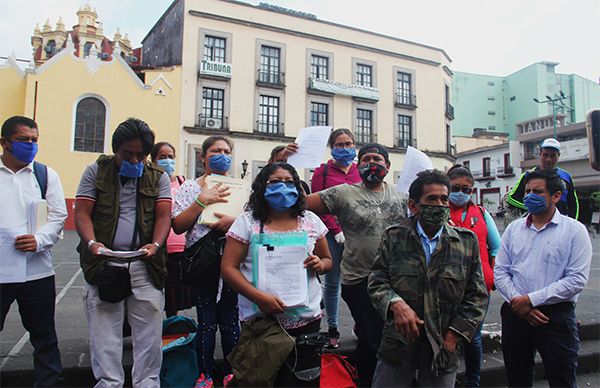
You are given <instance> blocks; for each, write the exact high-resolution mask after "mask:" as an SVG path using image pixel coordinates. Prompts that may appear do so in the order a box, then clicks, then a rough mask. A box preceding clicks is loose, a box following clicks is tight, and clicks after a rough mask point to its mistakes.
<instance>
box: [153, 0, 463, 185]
mask: <svg viewBox="0 0 600 388" xmlns="http://www.w3.org/2000/svg"><path fill="white" fill-rule="evenodd" d="M142 43H143V54H142V64H143V65H145V66H152V67H156V66H172V65H181V67H182V79H181V106H182V111H181V127H182V129H183V133H182V136H181V143H180V148H181V149H185V150H187V157H186V163H187V166H186V167H187V168H186V170H185V172H186V175H188V176H198V175H199V174H201V173H202V166H201V164H200V163H199V159H198V155H199V148H200V145H201V144H202V141H203V140H204V139H205V138H206V137H207V136H209V135H213V134H222V135H226V136H229V137H231V138H232V139H233V140H234V141H235V143H236V144H235V148H234V155H233V156H234V170H233V171H232V172H233V174H235V175H237V176H239V175H240V174H241V172H242V171H243V169H244V166H249V168H248V173H250V174H252V175H254V174H256V172H257V171H258V170H259V169H260V168H261V167H262V166H263V165H264V164H265V161H266V160H267V159H268V157H269V153H270V150H271V149H272V148H273V147H274V146H276V145H280V144H285V143H289V142H291V141H293V140H294V138H295V136H296V134H297V133H298V131H299V129H301V128H303V127H307V126H316V125H324V126H332V127H346V128H350V129H351V130H352V131H353V132H354V134H355V136H356V140H357V142H358V143H359V145H360V144H361V143H366V142H371V141H377V142H379V143H382V144H384V145H385V146H387V147H388V148H389V150H390V153H391V161H392V169H393V170H395V172H396V174H389V176H390V177H393V176H397V172H398V171H399V170H401V169H402V164H403V160H404V155H405V151H406V148H407V147H408V146H416V147H418V148H419V149H420V150H423V151H425V152H426V153H428V154H429V156H430V157H431V158H432V161H433V164H434V166H436V167H438V168H443V167H445V166H447V165H449V164H450V163H451V162H452V156H451V152H450V151H451V149H450V124H451V120H452V119H453V108H452V105H451V104H450V90H451V77H452V73H451V71H450V70H449V69H448V66H449V64H450V58H449V57H448V55H447V54H446V53H445V52H444V51H443V50H441V49H438V48H434V47H430V46H426V45H423V44H419V43H414V42H409V41H406V40H403V39H400V38H395V37H390V36H385V35H381V34H377V33H373V32H369V31H364V30H360V29H357V28H353V27H348V26H344V25H340V24H336V23H332V22H327V21H324V20H320V19H318V18H317V17H316V16H315V15H311V14H306V13H303V12H298V11H292V10H289V9H284V8H281V7H276V6H271V5H268V4H264V3H261V4H260V5H258V6H253V5H250V4H246V3H242V2H238V1H229V0H202V1H201V0H176V1H174V2H173V3H172V4H171V6H170V7H169V8H168V9H167V10H166V11H165V13H164V14H163V15H162V16H161V18H160V19H159V20H158V21H157V23H156V24H155V25H154V27H153V28H152V29H151V30H150V32H149V33H148V35H147V36H146V37H145V38H144V40H143V41H142ZM323 157H324V160H325V159H326V158H327V155H323ZM306 174H307V176H306V178H307V179H308V178H309V177H308V175H309V174H310V172H309V171H306ZM390 179H391V178H390Z"/></svg>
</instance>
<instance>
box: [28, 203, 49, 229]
mask: <svg viewBox="0 0 600 388" xmlns="http://www.w3.org/2000/svg"><path fill="white" fill-rule="evenodd" d="M27 217H28V224H29V234H35V233H36V232H37V231H38V230H40V228H41V227H42V226H44V225H46V223H48V202H46V200H45V199H35V200H33V201H31V202H30V203H29V209H28V211H27Z"/></svg>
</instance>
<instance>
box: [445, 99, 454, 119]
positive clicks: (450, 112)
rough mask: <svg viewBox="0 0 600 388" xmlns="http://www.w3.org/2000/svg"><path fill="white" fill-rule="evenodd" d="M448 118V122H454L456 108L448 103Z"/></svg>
mask: <svg viewBox="0 0 600 388" xmlns="http://www.w3.org/2000/svg"><path fill="white" fill-rule="evenodd" d="M446 118H447V119H448V120H454V107H453V106H452V105H451V104H448V103H446Z"/></svg>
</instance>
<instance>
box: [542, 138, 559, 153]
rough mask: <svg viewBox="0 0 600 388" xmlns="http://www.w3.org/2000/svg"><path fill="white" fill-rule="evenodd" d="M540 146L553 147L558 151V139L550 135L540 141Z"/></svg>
mask: <svg viewBox="0 0 600 388" xmlns="http://www.w3.org/2000/svg"><path fill="white" fill-rule="evenodd" d="M540 148H554V149H555V150H557V151H558V152H560V143H559V142H558V140H556V139H553V138H551V137H550V138H548V139H546V140H544V141H543V142H542V145H541V146H540Z"/></svg>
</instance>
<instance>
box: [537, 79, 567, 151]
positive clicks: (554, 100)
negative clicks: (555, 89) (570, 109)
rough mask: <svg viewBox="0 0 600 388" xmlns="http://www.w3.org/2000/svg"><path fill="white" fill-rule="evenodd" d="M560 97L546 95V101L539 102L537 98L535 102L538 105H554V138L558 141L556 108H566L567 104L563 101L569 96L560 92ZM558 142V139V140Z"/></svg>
mask: <svg viewBox="0 0 600 388" xmlns="http://www.w3.org/2000/svg"><path fill="white" fill-rule="evenodd" d="M559 94H560V95H556V94H555V95H554V97H550V96H549V95H546V99H545V100H543V101H540V100H538V99H537V98H534V99H533V101H535V102H536V103H538V104H552V123H553V124H554V138H555V139H556V108H557V107H559V106H562V107H564V106H565V104H564V103H563V102H562V100H564V99H566V98H567V97H568V96H566V95H565V94H564V93H563V91H562V90H561V91H559ZM557 140H558V139H557Z"/></svg>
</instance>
